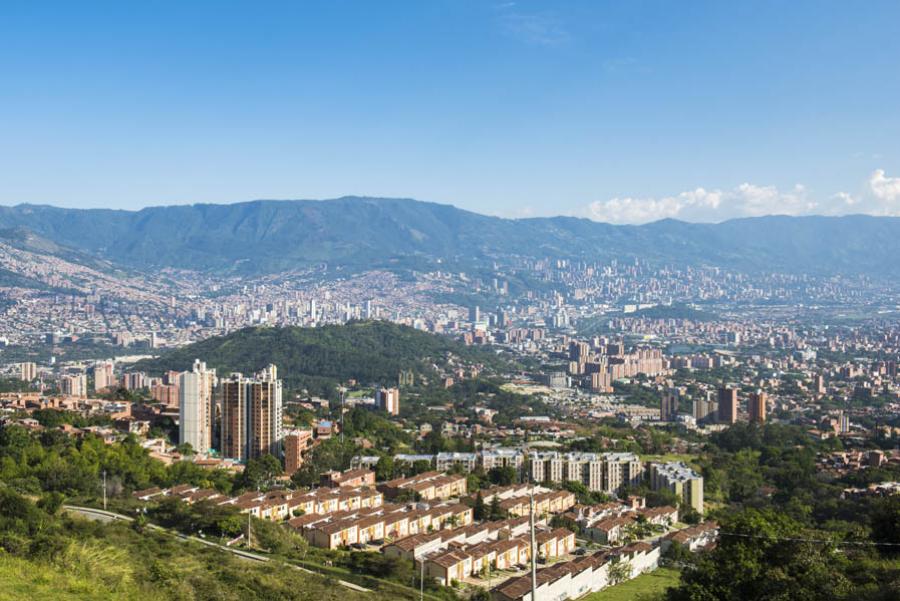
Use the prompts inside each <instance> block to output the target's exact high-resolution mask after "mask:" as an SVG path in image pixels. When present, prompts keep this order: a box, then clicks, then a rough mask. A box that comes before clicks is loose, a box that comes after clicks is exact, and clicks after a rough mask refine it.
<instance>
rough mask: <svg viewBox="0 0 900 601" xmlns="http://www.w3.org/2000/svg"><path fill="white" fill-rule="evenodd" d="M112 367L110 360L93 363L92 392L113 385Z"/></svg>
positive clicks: (114, 383) (114, 380)
mask: <svg viewBox="0 0 900 601" xmlns="http://www.w3.org/2000/svg"><path fill="white" fill-rule="evenodd" d="M114 369H115V365H114V364H113V362H112V361H101V362H100V363H96V364H94V392H99V391H101V390H106V389H107V388H113V387H115V385H116V376H115V373H114Z"/></svg>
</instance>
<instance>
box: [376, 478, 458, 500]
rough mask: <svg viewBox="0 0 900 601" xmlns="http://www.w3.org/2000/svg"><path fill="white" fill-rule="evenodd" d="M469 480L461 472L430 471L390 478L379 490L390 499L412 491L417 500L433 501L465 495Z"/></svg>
mask: <svg viewBox="0 0 900 601" xmlns="http://www.w3.org/2000/svg"><path fill="white" fill-rule="evenodd" d="M467 482H468V481H467V479H466V477H465V476H463V475H461V474H444V473H443V472H439V471H430V472H424V473H421V474H418V475H416V476H410V477H408V478H395V479H394V480H388V481H387V482H384V483H382V484H379V485H378V490H380V491H382V492H384V494H385V496H387V498H389V499H396V498H398V497H401V496H402V495H403V494H404V493H410V494H412V495H414V496H415V500H421V501H433V500H436V499H451V498H454V497H462V496H465V494H466V492H467Z"/></svg>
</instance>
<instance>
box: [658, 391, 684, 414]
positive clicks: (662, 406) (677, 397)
mask: <svg viewBox="0 0 900 601" xmlns="http://www.w3.org/2000/svg"><path fill="white" fill-rule="evenodd" d="M680 401H681V390H680V389H678V388H675V387H671V388H667V389H666V390H664V391H663V393H662V396H661V397H660V399H659V419H661V420H662V421H664V422H671V421H675V418H676V417H678V405H679V403H680Z"/></svg>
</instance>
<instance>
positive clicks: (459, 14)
mask: <svg viewBox="0 0 900 601" xmlns="http://www.w3.org/2000/svg"><path fill="white" fill-rule="evenodd" d="M824 4H825V6H823V3H810V2H801V3H793V4H791V5H790V6H787V7H785V6H782V5H780V4H777V3H758V4H754V5H753V6H745V7H734V6H729V7H724V6H719V5H716V4H714V3H699V4H696V5H694V6H692V7H691V8H690V9H686V8H684V7H679V8H678V9H674V8H672V7H669V6H666V5H664V4H660V3H648V4H641V5H636V4H635V5H627V6H617V5H614V4H608V3H587V2H574V3H568V4H566V5H564V6H563V5H547V4H544V3H538V2H501V3H492V4H488V3H475V2H463V3H452V4H451V3H446V2H434V3H427V4H424V3H421V4H410V5H394V6H387V7H385V6H377V7H375V6H371V5H366V4H364V3H356V2H349V3H346V4H342V5H339V6H337V5H326V4H316V3H313V4H306V5H303V6H295V5H285V4H275V5H272V6H271V7H270V9H269V10H268V11H258V10H253V9H252V8H251V7H250V6H249V5H240V4H237V5H231V6H228V7H221V6H218V5H215V6H213V5H211V4H206V3H192V4H191V5H190V6H174V5H171V6H165V5H163V6H158V5H157V6H154V7H143V8H142V9H141V10H138V11H135V10H132V9H130V8H129V10H128V11H127V12H126V11H124V10H123V9H118V8H116V7H104V8H102V9H101V8H100V7H98V6H92V5H79V6H77V7H73V6H69V5H65V4H54V3H48V4H42V5H34V4H28V5H18V6H7V7H4V9H3V16H4V17H5V18H4V21H3V22H4V24H3V25H0V34H2V35H0V40H2V42H0V49H2V50H3V52H2V53H0V56H2V58H0V69H3V71H4V72H5V73H6V74H7V76H8V77H9V78H11V80H13V81H15V82H16V85H15V86H13V87H11V89H10V90H9V93H8V94H6V95H4V98H3V99H2V100H0V108H2V110H3V113H4V114H5V115H8V118H7V119H6V120H5V122H4V124H3V125H4V127H3V130H4V136H3V137H2V141H0V160H2V161H3V162H4V165H5V167H6V169H5V177H4V183H3V185H2V186H0V204H3V205H12V204H18V203H37V204H53V205H59V206H78V207H109V208H128V209H135V208H139V207H143V206H159V205H169V204H183V203H223V202H224V203H230V202H235V201H245V200H251V199H255V198H335V197H340V196H344V195H354V194H355V195H364V196H379V197H410V198H419V199H423V200H428V201H433V202H439V203H448V204H453V205H456V206H459V207H461V208H465V209H467V210H473V211H476V212H481V213H487V214H495V215H501V216H506V217H521V216H532V215H534V216H546V215H556V214H562V215H575V216H582V217H587V218H590V219H594V220H597V221H607V222H611V223H644V222H648V221H653V220H656V219H661V218H678V219H683V220H687V221H722V220H724V219H728V218H732V217H740V216H752V215H761V214H769V213H784V214H846V213H867V214H878V215H881V214H891V215H896V214H900V155H898V154H897V150H896V145H895V144H893V142H892V140H894V139H896V137H897V134H898V133H900V122H898V120H897V117H896V115H895V114H893V112H892V111H891V107H892V106H896V105H897V104H898V102H900V91H898V89H897V86H896V83H895V81H894V80H893V78H890V77H886V76H885V75H886V74H888V73H891V72H896V71H897V70H898V68H900V64H898V60H900V59H898V57H900V52H897V44H898V41H897V38H896V36H895V35H893V31H892V27H891V24H892V23H894V22H896V17H897V16H898V8H897V6H896V5H894V4H892V3H887V2H878V3H870V4H867V5H866V10H865V11H863V10H861V9H859V8H858V7H855V6H852V5H845V4H839V3H833V2H828V3H824ZM163 40H164V41H165V43H163ZM462 40H465V43H460V41H462ZM126 147H127V148H128V152H122V149H123V148H126Z"/></svg>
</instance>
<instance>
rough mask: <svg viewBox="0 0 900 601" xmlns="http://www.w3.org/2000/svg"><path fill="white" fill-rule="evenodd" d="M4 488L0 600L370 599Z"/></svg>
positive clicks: (1, 498)
mask: <svg viewBox="0 0 900 601" xmlns="http://www.w3.org/2000/svg"><path fill="white" fill-rule="evenodd" d="M58 503H59V497H55V498H54V497H52V496H45V497H42V499H41V501H40V503H39V504H38V505H36V504H35V503H33V502H32V501H31V500H30V499H27V498H25V497H22V496H20V495H17V494H15V493H13V492H11V491H10V490H8V489H5V488H2V487H0V599H2V600H5V599H10V600H12V599H16V600H18V599H62V600H69V599H71V600H73V601H80V600H82V599H84V600H87V599H91V600H95V599H125V600H132V599H134V600H141V601H156V600H170V599H171V600H186V601H187V600H195V599H197V600H199V599H217V600H222V601H245V600H246V601H252V600H269V599H284V600H296V601H306V600H312V599H317V600H319V599H321V600H336V599H342V600H343V601H357V600H358V599H365V598H367V597H366V596H365V595H364V594H361V593H357V592H354V591H351V590H348V589H345V588H341V587H339V586H337V585H336V583H335V582H334V581H333V580H330V579H329V578H326V577H322V576H319V575H315V574H308V573H305V572H300V571H298V570H296V569H293V568H291V567H287V566H284V565H281V564H274V563H269V564H265V565H262V564H256V563H251V562H248V561H246V560H242V559H237V558H235V557H234V556H232V555H231V554H228V553H226V552H224V551H221V550H219V549H215V548H210V547H207V546H204V545H199V544H196V543H192V542H186V541H182V540H179V539H177V538H175V537H173V536H172V535H170V534H166V533H161V532H157V531H153V530H149V529H146V528H145V529H143V530H142V531H138V530H135V529H134V528H133V527H132V526H131V525H127V524H124V523H122V522H116V523H112V524H102V523H99V522H92V521H88V520H85V519H82V518H78V517H72V516H69V515H68V514H65V513H61V512H60V510H59V505H58Z"/></svg>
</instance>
